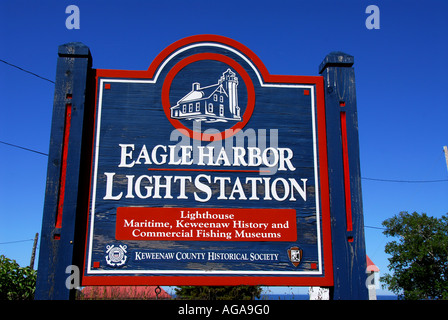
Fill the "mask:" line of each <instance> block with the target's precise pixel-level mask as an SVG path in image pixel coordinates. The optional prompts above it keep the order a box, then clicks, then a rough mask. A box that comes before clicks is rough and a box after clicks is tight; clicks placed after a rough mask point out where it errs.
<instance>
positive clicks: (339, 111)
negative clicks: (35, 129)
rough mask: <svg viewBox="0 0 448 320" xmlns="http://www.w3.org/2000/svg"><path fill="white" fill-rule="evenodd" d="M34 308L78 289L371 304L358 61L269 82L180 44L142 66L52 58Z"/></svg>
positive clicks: (78, 47)
mask: <svg viewBox="0 0 448 320" xmlns="http://www.w3.org/2000/svg"><path fill="white" fill-rule="evenodd" d="M58 54H59V57H58V65H57V75H56V81H55V99H54V109H53V120H52V129H51V141H50V150H49V158H48V172H47V188H46V195H45V205H44V214H43V220H42V232H41V234H42V237H41V244H40V254H39V267H38V276H37V285H36V294H35V297H36V299H70V298H73V297H74V294H75V290H73V289H74V288H76V287H79V286H87V285H243V284H245V285H289V286H325V287H332V290H331V298H333V299H367V297H368V293H367V288H366V287H365V285H364V284H365V280H366V273H365V270H366V254H365V241H364V230H363V214H362V198H361V180H360V179H361V178H360V164H359V142H358V124H357V107H356V93H355V85H354V83H355V81H354V69H353V68H352V65H353V63H354V58H353V57H352V56H350V55H347V54H345V53H342V52H332V53H330V54H329V55H327V56H326V57H325V59H324V60H323V62H322V63H321V65H320V66H319V73H320V74H321V76H284V75H271V74H270V73H269V72H268V71H267V69H266V67H265V66H264V65H263V63H262V62H261V61H260V59H259V58H258V57H257V56H256V55H255V54H254V53H253V52H252V51H251V50H249V49H248V48H247V47H245V46H244V45H242V44H240V43H238V42H236V41H234V40H232V39H229V38H225V37H221V36H213V35H199V36H192V37H188V38H185V39H182V40H180V41H177V42H175V43H173V44H172V45H170V46H168V47H167V48H166V49H164V50H163V51H162V52H161V53H160V54H159V55H158V56H157V57H156V58H155V59H154V60H153V62H152V63H151V64H150V66H149V68H148V70H145V71H126V70H105V69H93V68H92V58H91V55H90V50H89V48H87V47H86V46H85V45H83V44H82V43H68V44H66V45H61V46H60V47H59V52H58Z"/></svg>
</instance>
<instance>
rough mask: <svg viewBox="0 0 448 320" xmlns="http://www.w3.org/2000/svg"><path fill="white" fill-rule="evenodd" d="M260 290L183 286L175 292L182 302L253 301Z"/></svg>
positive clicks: (255, 287)
mask: <svg viewBox="0 0 448 320" xmlns="http://www.w3.org/2000/svg"><path fill="white" fill-rule="evenodd" d="M261 290H262V289H261V287H259V286H231V287H230V286H222V287H210V286H183V287H179V288H178V289H175V292H176V295H177V298H178V299H183V300H254V299H255V298H260V294H261Z"/></svg>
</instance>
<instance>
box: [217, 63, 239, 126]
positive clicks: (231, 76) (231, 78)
mask: <svg viewBox="0 0 448 320" xmlns="http://www.w3.org/2000/svg"><path fill="white" fill-rule="evenodd" d="M221 83H222V85H223V86H224V89H225V91H226V92H227V93H228V94H229V111H230V113H231V114H233V117H234V118H241V116H240V107H239V106H238V90H237V87H238V77H236V74H235V72H233V71H232V70H230V69H227V70H226V72H224V73H223V74H222V76H221V79H219V84H221Z"/></svg>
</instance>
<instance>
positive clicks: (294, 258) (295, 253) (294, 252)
mask: <svg viewBox="0 0 448 320" xmlns="http://www.w3.org/2000/svg"><path fill="white" fill-rule="evenodd" d="M288 257H289V260H290V261H291V262H292V264H293V265H294V267H297V266H298V265H299V264H300V262H301V261H302V257H303V250H302V249H299V248H298V247H291V248H289V249H288Z"/></svg>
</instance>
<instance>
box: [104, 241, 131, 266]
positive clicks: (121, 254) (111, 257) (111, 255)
mask: <svg viewBox="0 0 448 320" xmlns="http://www.w3.org/2000/svg"><path fill="white" fill-rule="evenodd" d="M126 248H127V246H121V245H120V246H118V247H115V246H114V245H109V246H107V247H106V249H107V251H106V263H107V264H108V265H110V266H112V267H119V266H122V265H123V264H125V262H126V259H127V256H126Z"/></svg>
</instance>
